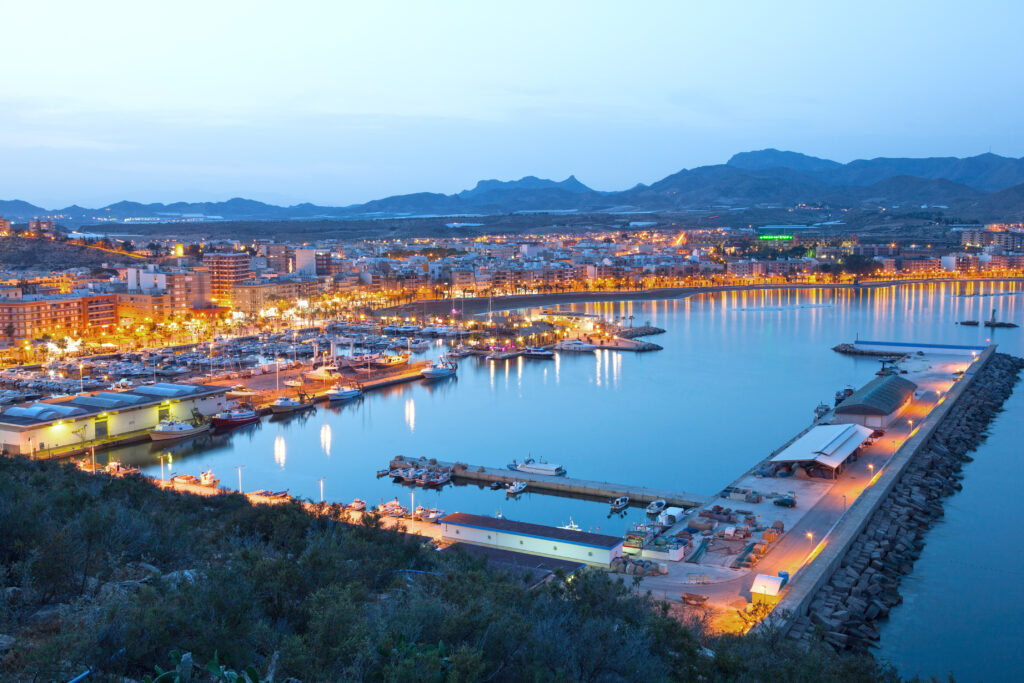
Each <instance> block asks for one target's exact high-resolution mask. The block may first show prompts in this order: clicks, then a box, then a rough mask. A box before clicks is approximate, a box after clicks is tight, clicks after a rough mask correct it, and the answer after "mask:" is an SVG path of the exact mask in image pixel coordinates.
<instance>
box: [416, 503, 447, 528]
mask: <svg viewBox="0 0 1024 683" xmlns="http://www.w3.org/2000/svg"><path fill="white" fill-rule="evenodd" d="M442 517H444V510H439V509H437V508H428V507H423V506H422V505H417V506H416V509H415V510H413V512H412V518H413V519H417V520H420V521H423V522H429V523H431V524H437V523H439V522H440V521H441V518H442Z"/></svg>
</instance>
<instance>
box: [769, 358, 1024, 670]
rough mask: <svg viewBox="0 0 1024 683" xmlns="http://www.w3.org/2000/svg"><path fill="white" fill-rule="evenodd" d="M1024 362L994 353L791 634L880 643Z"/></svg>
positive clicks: (845, 645)
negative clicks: (884, 623)
mask: <svg viewBox="0 0 1024 683" xmlns="http://www.w3.org/2000/svg"><path fill="white" fill-rule="evenodd" d="M1022 368H1024V359H1020V358H1015V357H1013V356H1008V355H1005V354H994V355H993V356H992V357H991V358H990V359H989V361H988V363H987V364H986V365H985V367H984V368H983V369H982V370H981V371H980V372H979V373H978V375H977V376H976V377H975V379H974V381H973V383H972V384H971V386H970V387H968V389H967V390H966V391H965V392H964V393H963V394H962V395H961V396H960V398H959V399H958V400H957V402H956V404H955V405H954V406H953V407H952V408H951V409H950V410H949V412H948V413H947V414H946V416H945V418H944V419H943V421H942V422H941V423H940V424H939V425H938V426H937V427H936V429H935V431H934V432H933V434H932V436H931V437H930V439H929V440H928V442H927V443H926V444H925V445H924V446H922V447H921V450H920V451H919V452H918V453H917V454H916V455H915V456H914V459H913V460H912V461H911V462H910V463H908V465H907V467H906V469H905V470H904V473H903V476H902V477H901V479H900V481H899V482H898V483H897V484H896V485H895V487H894V488H893V490H892V492H891V494H890V495H889V496H888V497H887V498H886V500H885V501H884V502H882V504H881V505H880V506H879V508H878V509H877V510H876V511H875V513H874V515H873V516H872V517H871V519H870V521H869V522H868V524H867V525H866V527H865V528H864V531H863V532H862V533H861V535H860V536H859V537H858V538H857V540H856V541H854V543H853V544H852V545H851V546H850V549H849V551H848V552H847V554H846V556H845V557H844V558H843V560H842V563H841V566H840V567H839V569H838V570H837V571H836V572H835V574H833V576H832V578H831V580H830V581H829V582H828V583H827V584H826V585H824V586H822V588H821V590H819V591H818V594H817V595H816V596H815V598H814V600H813V601H812V602H811V605H810V607H809V609H808V614H807V616H804V617H800V618H799V619H797V620H796V621H795V623H794V624H793V626H792V627H791V628H790V630H789V636H790V637H791V638H794V639H797V640H801V639H802V640H810V639H811V638H812V636H813V635H815V634H816V633H821V634H822V635H823V636H824V639H825V642H827V643H829V644H831V645H832V646H833V647H834V648H836V649H852V650H858V651H863V650H864V649H865V648H867V647H871V646H874V642H875V641H877V640H878V639H879V625H878V621H879V620H880V619H885V618H886V617H888V615H889V610H890V609H891V608H892V607H894V606H895V605H898V604H899V603H901V602H902V601H903V598H902V597H901V596H900V594H899V584H900V580H901V579H902V577H903V576H904V575H906V574H909V573H910V572H911V571H912V570H913V566H914V562H915V561H916V560H917V558H918V557H920V555H921V550H922V548H924V544H925V541H924V535H925V533H926V532H927V530H928V528H929V527H930V526H931V524H932V522H933V521H934V520H936V519H937V518H939V517H941V516H942V514H943V511H942V499H943V498H944V497H946V496H949V495H952V494H953V493H954V492H955V491H959V490H960V488H961V484H960V481H959V480H960V479H962V478H963V475H962V474H961V473H960V470H961V468H962V467H963V463H965V462H970V461H971V460H973V458H972V457H971V456H970V455H968V452H970V451H973V450H974V449H975V448H976V447H977V445H978V444H979V443H980V442H981V441H983V440H984V439H985V436H986V431H987V428H988V424H989V422H990V421H991V420H992V418H993V417H994V416H995V415H996V413H998V412H999V411H1000V410H1001V406H1002V404H1003V402H1004V401H1005V400H1006V399H1007V398H1008V397H1009V396H1010V394H1011V392H1012V391H1013V385H1014V384H1015V383H1016V382H1017V379H1018V374H1019V373H1020V371H1021V369H1022Z"/></svg>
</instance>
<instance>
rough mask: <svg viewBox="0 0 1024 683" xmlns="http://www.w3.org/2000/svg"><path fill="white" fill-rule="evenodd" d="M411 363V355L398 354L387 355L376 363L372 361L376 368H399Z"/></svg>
mask: <svg viewBox="0 0 1024 683" xmlns="http://www.w3.org/2000/svg"><path fill="white" fill-rule="evenodd" d="M408 362H409V354H407V353H398V354H394V355H391V354H385V355H383V356H381V357H380V358H378V359H377V360H375V361H371V363H370V364H371V365H373V366H374V367H375V368H383V369H387V368H398V367H401V366H403V365H405V364H407V363H408Z"/></svg>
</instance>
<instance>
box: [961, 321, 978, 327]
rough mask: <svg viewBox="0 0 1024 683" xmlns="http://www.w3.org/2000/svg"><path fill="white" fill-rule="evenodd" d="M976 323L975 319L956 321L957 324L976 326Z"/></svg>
mask: <svg viewBox="0 0 1024 683" xmlns="http://www.w3.org/2000/svg"><path fill="white" fill-rule="evenodd" d="M978 324H979V323H978V321H977V320H961V321H960V322H958V323H957V325H967V326H968V327H977V326H978Z"/></svg>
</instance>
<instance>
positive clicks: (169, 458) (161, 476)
mask: <svg viewBox="0 0 1024 683" xmlns="http://www.w3.org/2000/svg"><path fill="white" fill-rule="evenodd" d="M93 453H95V450H94V451H93ZM95 457H96V456H95V455H93V458H94V459H95ZM164 458H166V459H167V468H168V469H170V467H171V463H172V462H174V456H172V455H171V454H170V453H164V454H163V455H161V456H160V481H163V480H164ZM93 467H95V464H94V465H93Z"/></svg>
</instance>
